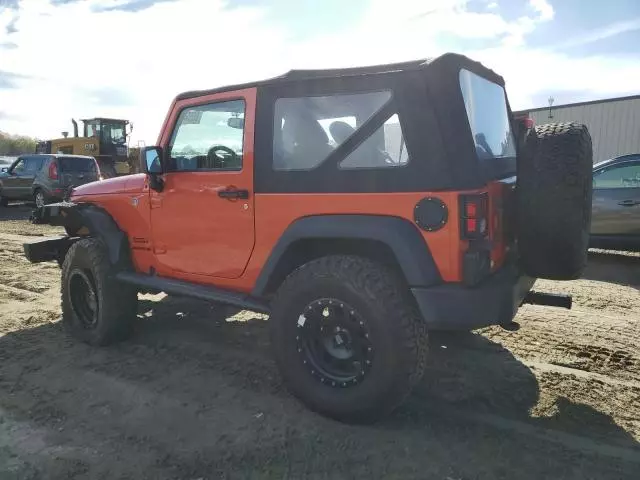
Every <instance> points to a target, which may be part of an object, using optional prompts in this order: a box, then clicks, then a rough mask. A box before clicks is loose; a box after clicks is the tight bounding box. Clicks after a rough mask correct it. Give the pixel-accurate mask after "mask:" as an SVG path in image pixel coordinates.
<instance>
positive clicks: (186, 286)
mask: <svg viewBox="0 0 640 480" xmlns="http://www.w3.org/2000/svg"><path fill="white" fill-rule="evenodd" d="M116 279H117V280H119V281H121V282H125V283H129V284H131V285H136V286H137V287H142V288H144V289H146V290H155V291H159V292H165V293H167V294H168V295H179V296H182V297H191V298H197V299H199V300H207V301H210V302H217V303H224V304H227V305H232V306H234V307H240V308H245V309H247V310H251V311H253V312H258V313H269V305H268V304H267V303H266V302H263V301H261V300H259V299H257V298H253V297H251V296H249V295H246V294H244V293H236V292H230V291H227V290H222V289H220V288H215V287H208V286H204V285H199V284H197V283H190V282H185V281H182V280H174V279H169V278H163V277H158V276H157V275H143V274H141V273H132V272H119V273H117V274H116Z"/></svg>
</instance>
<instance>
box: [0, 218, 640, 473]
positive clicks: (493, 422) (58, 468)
mask: <svg viewBox="0 0 640 480" xmlns="http://www.w3.org/2000/svg"><path fill="white" fill-rule="evenodd" d="M3 224H4V222H2V223H0V228H4V225H3ZM12 228H13V227H12ZM12 232H14V233H10V234H8V235H6V234H5V233H2V232H0V271H2V269H4V267H5V266H6V267H8V268H9V269H15V270H16V272H17V274H18V275H22V277H21V278H23V279H30V277H34V278H35V277H38V278H37V280H38V282H40V283H38V285H42V286H46V287H47V289H46V290H44V291H43V292H42V293H41V294H40V295H38V294H32V297H30V298H31V299H30V300H29V301H20V302H16V301H10V302H8V303H7V304H3V305H2V306H0V332H1V333H0V408H4V411H0V436H3V435H6V437H5V438H6V442H5V444H1V441H0V477H2V478H4V477H3V473H4V471H3V469H2V468H3V467H2V465H1V464H2V460H3V459H4V458H13V459H15V458H17V459H18V460H17V461H14V467H15V468H17V469H18V472H20V473H21V475H20V476H18V477H17V478H28V477H29V476H30V475H31V476H33V477H34V478H38V476H43V475H49V476H51V477H53V478H70V477H71V476H73V475H80V476H86V477H91V478H99V477H103V478H115V477H120V476H122V477H129V478H140V479H144V478H153V479H160V478H199V477H202V478H209V477H211V476H212V475H215V476H221V477H225V476H228V475H229V474H231V475H232V476H238V475H239V476H241V477H260V478H265V477H266V478H340V477H366V478H379V477H381V476H387V477H389V478H392V475H396V476H400V477H401V478H403V479H404V478H425V477H427V478H447V477H449V478H498V477H503V478H504V477H505V472H519V473H518V476H519V478H523V479H534V478H535V479H537V478H559V477H563V478H580V479H582V478H584V477H593V478H611V479H613V478H630V479H631V478H637V471H638V463H639V462H638V460H637V459H638V458H640V450H638V441H640V436H639V432H640V425H639V424H638V418H640V404H639V403H638V401H637V398H638V383H639V382H640V372H639V371H638V369H637V359H638V357H639V352H638V345H639V342H638V336H637V335H636V333H634V331H633V328H632V327H633V326H634V325H635V326H637V325H638V317H640V314H639V313H638V310H637V309H636V310H634V309H629V308H627V307H625V305H627V304H628V302H629V301H630V299H629V298H628V297H629V296H630V295H635V294H636V293H637V290H631V289H629V288H628V287H627V286H621V285H612V284H608V283H604V282H593V284H588V283H585V284H584V285H583V284H582V283H581V282H583V281H578V282H575V283H574V282H569V283H564V284H558V285H557V286H556V287H555V288H559V289H560V287H562V289H565V287H566V286H567V285H569V286H570V288H572V289H576V290H580V288H583V290H585V289H586V290H585V291H589V292H593V291H595V289H596V287H597V288H600V289H607V292H609V291H611V292H609V293H607V295H609V296H610V298H612V299H613V300H614V302H613V306H612V308H607V307H602V308H599V307H597V306H596V307H590V306H588V304H587V303H585V304H584V305H582V304H581V303H580V302H581V301H582V300H581V301H580V302H576V306H577V307H576V309H574V310H572V311H571V312H563V311H559V310H557V309H543V308H540V307H535V306H527V307H524V308H523V309H522V310H521V312H520V314H519V317H518V319H519V320H521V323H522V325H523V327H522V329H521V330H520V332H518V333H517V334H512V333H508V332H504V331H502V330H500V329H495V328H494V329H485V330H483V331H482V332H481V333H482V334H481V335H478V334H475V335H464V334H462V335H458V334H456V335H454V336H453V340H452V339H451V338H446V337H445V338H438V336H437V335H434V336H433V338H432V352H431V357H430V360H429V366H428V370H427V372H426V376H425V379H424V381H423V383H422V384H421V385H420V386H419V387H418V389H417V390H416V393H415V394H414V395H413V396H412V397H411V398H410V400H409V402H408V403H407V404H406V405H405V406H403V407H402V408H401V409H400V410H399V411H398V412H397V413H396V414H395V415H394V416H392V417H391V418H390V419H388V420H386V421H385V422H382V423H381V424H379V425H375V426H371V427H351V426H347V425H342V424H337V423H335V422H331V421H329V420H326V419H324V418H321V417H319V416H317V415H316V414H313V413H312V412H309V411H308V410H307V409H306V408H304V407H303V406H302V405H300V404H299V403H298V402H297V401H295V400H294V399H293V398H291V397H290V396H289V394H288V393H287V392H286V391H285V390H284V388H283V386H282V383H281V380H280V377H279V375H278V373H277V370H276V368H275V365H274V364H273V361H272V360H271V356H270V351H269V349H270V346H269V342H268V335H267V328H266V327H267V324H266V322H264V321H263V319H264V316H259V315H255V314H253V313H251V312H239V313H237V314H236V315H235V317H233V320H234V321H228V319H229V317H230V315H231V314H232V312H230V311H229V310H227V309H221V308H219V307H217V306H211V305H209V304H205V303H202V302H195V301H191V300H186V299H179V298H171V299H162V298H161V296H141V297H140V298H141V301H140V310H139V313H140V320H139V322H138V323H137V326H136V334H135V335H134V337H133V338H132V339H130V340H129V341H127V342H124V343H122V344H119V345H115V346H113V347H110V348H90V347H88V346H86V345H83V344H80V343H78V342H76V341H74V340H73V339H71V338H69V337H68V336H67V335H66V334H65V333H64V332H63V330H62V328H61V324H60V322H59V321H58V319H59V269H58V268H57V266H56V265H55V264H51V265H49V264H41V265H39V266H38V265H31V264H30V263H29V262H27V261H26V259H24V257H23V256H22V249H21V247H20V244H21V242H22V241H24V239H25V238H27V237H25V236H23V235H17V234H15V232H20V233H28V232H29V226H25V225H18V226H15V228H14V229H13V230H12ZM40 267H41V268H40ZM2 278H3V277H0V280H1V279H2ZM0 283H1V282H0ZM596 284H597V285H596ZM3 285H4V283H3ZM29 285H31V284H29ZM581 285H582V286H581ZM545 290H546V287H545ZM2 292H4V290H2V289H1V287H0V298H1V297H2V295H3V294H4V293H2ZM26 295H28V294H26ZM584 295H585V297H584V298H586V295H587V294H586V293H585V294H584ZM632 298H633V297H632ZM5 305H10V306H11V309H6V308H5ZM636 332H637V331H636ZM585 346H586V347H588V348H583V347H585ZM445 347H446V348H445ZM581 352H586V354H583V353H581ZM616 352H617V353H616ZM625 354H628V355H625ZM580 355H582V356H580ZM580 362H582V363H580ZM629 362H631V363H629ZM634 362H636V363H634ZM573 366H575V368H573ZM5 419H6V421H5ZM3 422H4V423H3ZM3 425H5V427H6V428H4V429H3ZM32 430H34V431H35V433H33V432H32ZM29 435H32V438H36V439H38V438H39V439H41V440H42V441H43V442H45V445H46V446H45V448H43V449H42V450H41V453H39V454H36V453H34V452H33V450H30V449H29V448H26V447H25V446H24V444H23V443H21V442H20V441H18V442H16V443H15V444H12V440H14V439H18V440H19V439H20V438H29ZM3 445H4V446H3ZM85 447H87V448H88V450H83V448H85ZM56 452H62V454H61V455H59V456H58V457H55V453H56ZM425 452H428V455H425ZM57 458H60V461H59V462H58V460H57ZM116 459H117V460H116ZM541 459H544V461H542V460H541ZM511 476H512V475H511ZM9 478H12V477H9Z"/></svg>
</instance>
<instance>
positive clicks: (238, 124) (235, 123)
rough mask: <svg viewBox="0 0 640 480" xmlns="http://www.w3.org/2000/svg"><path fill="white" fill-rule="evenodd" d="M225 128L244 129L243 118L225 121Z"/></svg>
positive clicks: (232, 118)
mask: <svg viewBox="0 0 640 480" xmlns="http://www.w3.org/2000/svg"><path fill="white" fill-rule="evenodd" d="M227 126H229V127H231V128H237V129H238V130H242V129H243V128H244V118H240V117H231V118H230V119H229V120H227Z"/></svg>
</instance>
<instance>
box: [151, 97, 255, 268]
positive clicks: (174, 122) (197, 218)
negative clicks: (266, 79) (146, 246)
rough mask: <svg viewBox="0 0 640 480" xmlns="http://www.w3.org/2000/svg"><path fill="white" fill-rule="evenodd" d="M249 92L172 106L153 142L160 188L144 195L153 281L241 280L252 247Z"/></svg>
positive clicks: (251, 110) (251, 107)
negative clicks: (158, 154)
mask: <svg viewBox="0 0 640 480" xmlns="http://www.w3.org/2000/svg"><path fill="white" fill-rule="evenodd" d="M255 92H256V91H255V89H248V90H244V91H241V92H228V93H221V94H214V95H209V96H204V97H199V98H194V99H186V100H180V101H177V102H176V104H175V105H174V107H173V109H172V111H171V113H170V115H169V118H168V121H167V123H166V128H165V129H164V130H163V134H162V138H161V141H160V145H161V146H162V148H163V150H164V152H165V155H164V160H163V162H164V163H165V165H164V170H165V173H164V174H163V176H162V178H163V181H164V188H163V190H162V192H157V191H155V190H153V189H151V192H150V203H151V228H152V230H153V252H154V254H155V257H156V260H157V271H158V273H159V274H161V275H162V274H164V275H171V276H178V277H181V278H184V279H191V280H194V281H198V278H192V277H194V276H196V277H197V276H203V275H205V276H211V277H222V278H229V279H233V278H238V277H240V276H242V274H243V273H244V270H245V267H246V265H247V263H248V262H249V258H250V257H251V252H252V250H253V245H254V219H253V217H254V211H253V131H254V118H255V117H254V112H255V103H256V93H255ZM190 277H191V278H190Z"/></svg>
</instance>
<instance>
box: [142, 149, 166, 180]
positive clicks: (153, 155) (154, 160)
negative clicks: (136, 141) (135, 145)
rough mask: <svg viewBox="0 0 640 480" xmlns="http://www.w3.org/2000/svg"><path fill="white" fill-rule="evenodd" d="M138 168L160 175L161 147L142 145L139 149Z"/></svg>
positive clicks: (161, 171)
mask: <svg viewBox="0 0 640 480" xmlns="http://www.w3.org/2000/svg"><path fill="white" fill-rule="evenodd" d="M140 170H142V171H143V172H144V173H148V174H150V175H161V174H162V173H163V169H162V148H160V147H144V148H141V149H140Z"/></svg>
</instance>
